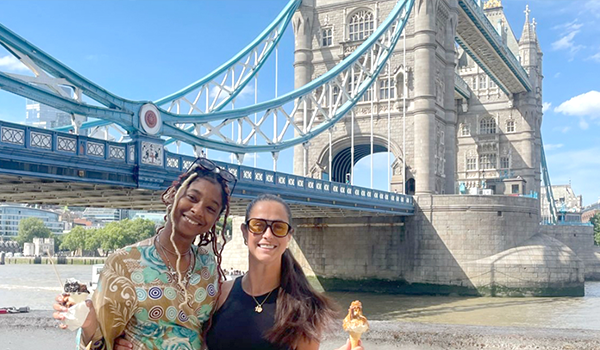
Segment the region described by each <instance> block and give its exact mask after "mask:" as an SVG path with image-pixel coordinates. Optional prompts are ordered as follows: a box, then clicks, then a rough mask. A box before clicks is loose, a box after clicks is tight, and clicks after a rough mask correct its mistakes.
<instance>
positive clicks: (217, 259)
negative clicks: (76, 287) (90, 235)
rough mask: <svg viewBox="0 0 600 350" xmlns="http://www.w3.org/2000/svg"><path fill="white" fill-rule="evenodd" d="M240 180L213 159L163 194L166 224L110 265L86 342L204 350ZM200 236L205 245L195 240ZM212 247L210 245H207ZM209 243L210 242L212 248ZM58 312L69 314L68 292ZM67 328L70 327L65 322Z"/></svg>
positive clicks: (85, 330)
mask: <svg viewBox="0 0 600 350" xmlns="http://www.w3.org/2000/svg"><path fill="white" fill-rule="evenodd" d="M235 182H236V179H235V177H234V176H233V175H232V174H231V173H229V172H228V171H227V170H225V169H222V168H220V167H218V166H217V165H216V164H215V163H213V162H211V161H210V160H208V159H206V158H198V159H197V160H196V162H195V163H194V164H193V165H192V167H191V168H190V169H189V170H188V171H187V172H186V173H184V174H182V175H181V176H180V178H179V179H178V180H177V181H175V182H174V183H173V185H171V187H169V188H168V189H167V190H166V191H165V192H164V193H163V195H162V200H163V202H164V203H165V204H166V206H167V214H166V215H165V221H166V222H165V225H164V226H163V227H161V228H160V229H158V233H157V234H156V236H154V237H153V238H149V239H146V240H143V241H141V242H138V243H136V244H134V245H131V246H128V247H125V248H123V249H120V250H117V251H116V252H114V253H113V254H111V255H110V256H109V257H108V259H107V261H106V263H105V265H104V268H103V270H102V273H101V275H100V280H99V282H98V287H97V289H96V292H95V293H94V295H93V300H92V302H89V301H88V307H89V308H90V313H89V315H88V317H87V319H86V321H85V322H84V324H83V326H82V327H81V329H80V331H79V334H78V342H79V344H80V347H87V348H89V349H112V348H113V343H114V341H115V339H116V338H118V337H120V336H121V335H124V338H125V339H127V340H128V341H129V342H131V343H132V344H133V346H132V348H133V349H182V350H196V349H201V348H202V347H203V344H202V343H203V337H202V335H201V329H202V327H203V324H204V322H205V321H207V320H209V319H210V317H211V315H212V313H213V311H214V306H215V304H216V302H217V299H216V298H217V297H218V291H219V290H220V288H221V281H222V280H224V278H223V277H224V275H223V271H222V269H221V252H222V249H223V248H222V247H220V246H219V245H218V244H217V239H218V236H219V234H220V236H221V238H223V240H224V237H223V234H224V230H225V226H226V225H223V230H222V231H221V232H220V233H217V231H216V222H217V220H218V219H219V217H220V216H221V215H222V214H223V213H225V214H224V216H223V218H224V221H223V222H227V216H228V214H229V195H230V193H232V192H233V187H235ZM197 239H198V240H199V243H198V245H197V246H195V245H194V244H193V243H194V241H195V240H197ZM207 246H210V247H207ZM206 248H209V249H206ZM56 301H57V303H56V304H54V309H55V310H56V311H57V312H55V313H54V318H56V319H58V320H64V318H65V317H64V312H65V311H67V308H66V306H67V304H68V303H69V300H68V295H64V296H63V295H61V296H58V297H57V298H56ZM61 328H66V326H65V325H61Z"/></svg>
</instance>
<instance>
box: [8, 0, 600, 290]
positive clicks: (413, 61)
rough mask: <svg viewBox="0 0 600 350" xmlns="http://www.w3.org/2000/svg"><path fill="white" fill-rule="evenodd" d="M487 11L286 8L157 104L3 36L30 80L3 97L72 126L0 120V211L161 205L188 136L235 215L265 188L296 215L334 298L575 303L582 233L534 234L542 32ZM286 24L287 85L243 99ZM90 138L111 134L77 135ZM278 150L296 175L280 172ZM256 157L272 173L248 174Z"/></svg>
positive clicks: (237, 255)
mask: <svg viewBox="0 0 600 350" xmlns="http://www.w3.org/2000/svg"><path fill="white" fill-rule="evenodd" d="M480 5H481V2H480V1H474V0H400V1H392V0H389V1H385V0H380V1H375V0H362V1H347V0H303V1H300V0H291V1H289V3H288V4H287V5H286V6H285V7H284V8H283V9H282V12H281V13H280V15H279V16H278V17H277V18H276V19H274V21H273V22H272V23H271V24H269V25H267V26H266V29H265V31H263V32H262V33H261V34H260V35H259V36H258V37H257V38H256V40H254V41H253V42H252V43H250V44H249V45H248V46H247V47H246V48H244V49H242V51H240V52H239V53H238V54H237V55H235V56H234V57H233V58H232V59H230V60H229V61H227V62H226V63H224V64H223V65H222V66H220V67H219V68H217V69H216V70H215V71H214V72H212V73H211V74H209V75H207V76H206V77H205V78H202V79H200V80H198V81H196V82H195V83H193V84H191V85H189V86H187V87H185V88H183V89H181V90H180V91H178V92H175V93H172V94H169V95H167V96H166V97H164V98H161V99H158V100H156V101H154V102H149V101H132V100H129V99H126V98H123V97H120V96H117V95H116V94H113V93H111V92H109V91H108V90H107V89H105V88H103V87H101V86H99V85H97V84H95V83H94V82H92V81H90V80H88V79H86V78H85V77H84V76H83V75H81V74H80V73H78V72H75V71H74V70H72V69H71V68H69V67H67V66H66V65H64V64H62V63H61V62H59V61H58V60H56V59H54V58H53V57H52V56H51V55H49V54H47V53H46V52H44V51H43V50H42V49H40V48H39V47H37V46H34V45H33V44H32V43H29V42H28V41H27V40H26V39H24V38H21V37H20V36H18V35H17V34H16V33H14V32H12V31H10V30H9V29H8V28H6V27H4V26H2V25H0V44H1V45H3V46H4V47H5V48H6V49H7V50H8V51H9V52H10V53H11V54H12V55H14V56H15V57H16V58H17V59H19V60H20V61H21V62H22V63H23V64H25V65H26V66H27V67H28V68H29V69H30V70H31V72H32V74H33V75H30V76H24V75H17V74H14V73H9V72H6V73H5V72H0V88H1V89H3V90H6V91H9V92H11V93H14V94H17V95H20V96H23V97H26V98H29V99H33V100H36V101H39V102H40V103H44V104H47V105H49V106H52V107H54V108H57V109H60V110H62V111H64V112H66V113H69V114H70V115H71V116H72V121H73V123H72V125H70V126H66V127H62V128H59V129H57V130H54V131H49V130H42V129H36V128H31V127H25V126H22V125H16V124H10V123H7V122H1V123H0V130H1V137H0V174H1V175H0V189H2V190H3V191H1V194H0V200H4V201H21V202H29V203H46V204H59V203H60V204H69V205H94V206H111V207H123V208H125V207H126V208H144V209H162V204H161V203H160V200H159V195H160V193H161V192H162V190H163V189H164V188H166V187H167V186H168V184H169V183H170V182H171V181H172V180H173V179H174V178H175V177H176V176H177V175H178V174H179V173H181V172H182V171H183V170H185V169H186V168H187V166H186V164H187V165H189V164H190V162H192V161H193V159H194V157H191V156H187V155H181V154H177V153H176V152H170V151H168V150H167V148H166V147H172V146H170V145H172V144H174V143H186V144H189V145H191V146H192V147H193V149H194V151H195V153H196V154H197V155H200V154H203V153H204V152H205V151H206V150H211V151H212V150H214V151H221V152H230V153H231V154H232V155H233V156H234V158H236V159H237V161H238V164H231V163H220V165H221V166H223V167H226V168H227V169H228V170H230V171H232V172H233V173H235V174H237V176H238V179H239V182H238V185H237V187H236V190H235V192H234V194H233V197H234V199H233V206H232V209H233V213H234V214H238V215H242V214H243V208H244V207H245V204H246V203H247V202H248V201H249V200H251V199H252V198H253V197H255V196H256V195H257V194H259V193H265V192H268V193H275V194H278V195H280V196H281V197H282V198H284V199H285V200H287V201H288V202H289V203H291V204H292V207H293V209H294V216H295V217H296V221H295V223H296V226H297V231H296V234H295V243H294V245H293V246H292V249H293V250H294V251H295V254H296V256H298V257H299V259H300V260H301V262H302V264H303V266H304V267H305V268H306V269H307V271H309V273H312V274H314V275H315V276H317V278H318V279H319V281H320V282H321V283H322V284H323V286H325V287H326V288H329V289H336V288H338V289H340V288H341V289H345V288H346V289H347V288H357V286H360V288H361V289H362V290H369V289H370V290H388V291H392V292H403V291H407V292H411V291H412V292H414V290H415V289H418V290H420V291H421V292H430V293H444V292H448V293H453V292H457V293H464V294H491V295H581V294H582V293H583V282H584V278H585V275H589V274H592V273H593V272H594V269H597V268H598V267H599V266H600V264H598V262H597V261H595V260H594V258H593V254H592V252H591V250H590V246H591V242H592V241H593V234H592V232H591V230H590V229H589V227H557V226H543V225H540V222H541V221H542V220H541V218H540V208H539V201H538V199H537V193H539V192H540V186H541V180H542V177H543V178H544V185H545V186H549V175H548V171H547V169H546V167H545V159H544V154H543V152H542V151H541V149H542V140H541V121H542V98H541V95H542V80H543V75H542V71H541V64H542V51H541V48H540V46H539V43H538V41H537V36H536V33H535V22H532V21H530V19H529V11H528V10H526V15H525V16H526V17H525V24H524V26H523V30H522V34H521V37H520V38H519V39H517V38H516V36H515V35H514V33H513V31H512V29H511V26H510V25H509V23H508V21H507V19H506V17H505V16H504V12H503V7H502V3H501V1H500V0H489V1H486V2H485V3H484V4H483V7H482V6H480ZM288 27H292V28H293V30H294V40H295V52H294V57H295V62H294V81H295V89H294V90H293V91H290V92H287V93H284V94H282V95H280V96H277V97H275V98H273V99H267V100H264V101H256V103H254V104H251V105H249V106H243V107H236V106H235V104H234V103H235V100H236V97H237V96H238V95H239V94H240V92H241V91H242V90H243V89H244V88H245V87H246V86H248V84H249V83H251V82H252V81H256V79H258V75H257V73H258V72H259V71H260V70H261V69H262V68H263V67H264V66H265V65H266V64H268V62H270V61H269V57H271V55H272V54H273V52H276V51H277V44H278V43H279V41H280V40H281V39H282V35H283V33H284V32H285V30H286V28H288ZM275 61H276V60H275ZM276 69H277V67H276ZM65 87H66V88H68V89H67V90H68V91H65ZM69 89H70V90H69ZM211 91H217V94H216V95H215V94H211ZM84 95H85V96H86V97H87V98H89V99H92V100H94V101H95V102H96V103H97V105H91V104H88V103H85V102H83V101H84V100H83V99H82V96H84ZM252 116H253V117H254V118H252ZM82 117H88V118H97V120H92V121H89V122H81V121H82V119H84V118H82ZM98 128H105V129H106V130H108V129H109V128H114V129H117V130H119V131H120V132H121V133H122V134H123V138H122V139H121V140H120V142H111V141H105V140H98V139H94V138H90V137H86V136H84V135H83V134H85V132H86V130H96V129H98ZM105 135H108V131H107V132H106V133H105ZM290 148H293V149H294V157H293V160H292V161H293V169H294V175H292V174H284V173H281V172H278V171H277V164H278V162H281V161H286V160H281V159H279V158H280V157H279V152H281V151H282V150H285V149H290ZM254 152H265V153H270V154H271V155H272V157H273V168H272V169H271V170H267V169H257V168H252V167H247V166H244V165H242V163H243V160H244V156H245V155H246V154H249V153H254ZM378 152H388V154H390V156H389V157H388V159H389V161H388V165H387V168H388V169H391V174H392V175H391V176H390V177H389V180H388V182H389V187H388V191H380V190H374V189H372V188H361V187H358V186H355V185H354V183H355V181H354V180H355V175H356V174H355V169H354V166H355V165H356V163H357V162H358V161H359V160H360V159H361V158H364V157H366V156H369V155H370V156H372V155H373V154H375V153H378ZM287 161H290V160H287ZM371 168H372V169H373V165H371ZM372 172H373V170H371V173H372ZM371 177H372V175H371ZM372 187H373V186H372ZM468 194H472V195H468ZM549 202H550V203H553V201H549ZM236 220H237V221H235V223H234V226H237V224H239V220H241V218H239V217H238V218H237V219H236ZM244 249H245V247H244V246H243V243H242V239H241V235H240V234H234V236H233V239H232V241H231V242H229V244H228V245H227V246H226V250H225V252H224V258H225V259H226V261H227V262H228V264H231V265H232V266H234V265H235V267H236V268H239V269H244V268H245V266H244V264H245V250H244ZM348 252H353V255H352V256H351V257H349V256H348ZM357 274H358V275H357Z"/></svg>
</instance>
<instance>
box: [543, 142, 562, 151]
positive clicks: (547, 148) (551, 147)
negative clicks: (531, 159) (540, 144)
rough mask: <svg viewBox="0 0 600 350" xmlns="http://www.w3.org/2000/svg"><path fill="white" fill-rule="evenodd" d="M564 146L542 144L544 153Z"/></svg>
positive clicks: (560, 144)
mask: <svg viewBox="0 0 600 350" xmlns="http://www.w3.org/2000/svg"><path fill="white" fill-rule="evenodd" d="M563 146H564V145H563V144H562V143H556V144H552V143H550V144H544V150H545V151H552V150H555V149H559V148H562V147H563Z"/></svg>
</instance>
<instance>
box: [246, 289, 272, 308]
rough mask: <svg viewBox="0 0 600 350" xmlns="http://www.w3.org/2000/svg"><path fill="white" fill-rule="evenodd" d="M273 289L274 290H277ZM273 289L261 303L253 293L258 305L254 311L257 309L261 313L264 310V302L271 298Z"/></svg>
mask: <svg viewBox="0 0 600 350" xmlns="http://www.w3.org/2000/svg"><path fill="white" fill-rule="evenodd" d="M275 289H277V288H275ZM275 289H273V290H275ZM273 290H272V291H270V292H269V294H267V296H266V297H265V298H264V299H263V301H262V302H261V303H259V302H258V300H256V298H255V297H254V295H251V297H252V299H254V302H255V303H256V307H255V308H254V311H256V312H257V313H259V314H260V313H261V312H262V311H263V308H262V306H263V304H264V303H265V301H267V299H269V296H270V295H271V293H273Z"/></svg>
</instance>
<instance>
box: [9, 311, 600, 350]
mask: <svg viewBox="0 0 600 350" xmlns="http://www.w3.org/2000/svg"><path fill="white" fill-rule="evenodd" d="M340 323H341V321H340ZM369 323H370V326H371V327H370V330H369V331H368V332H367V333H365V334H364V335H363V345H364V347H365V349H366V350H382V349H403V350H442V349H443V350H477V349H486V350H492V349H493V350H509V349H510V350H512V349H519V350H520V349H523V350H529V349H531V350H533V349H536V350H599V349H600V333H599V332H597V331H593V330H578V329H552V328H526V327H487V326H485V327H484V326H465V325H446V324H427V323H416V322H397V321H370V322H369ZM74 337H75V333H74V332H71V331H65V330H61V329H58V328H57V323H56V321H55V320H54V319H53V318H52V311H48V310H45V311H31V312H29V313H20V314H3V315H0V349H3V350H37V349H52V350H54V349H56V350H59V349H75V343H74V340H73V339H74ZM346 339H347V335H346V333H344V332H343V331H342V330H341V325H340V327H339V330H338V331H336V332H335V333H334V334H332V335H330V336H328V337H327V339H325V340H324V341H323V343H322V344H321V349H324V350H329V349H336V348H338V347H339V346H341V345H342V344H344V343H345V341H346Z"/></svg>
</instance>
